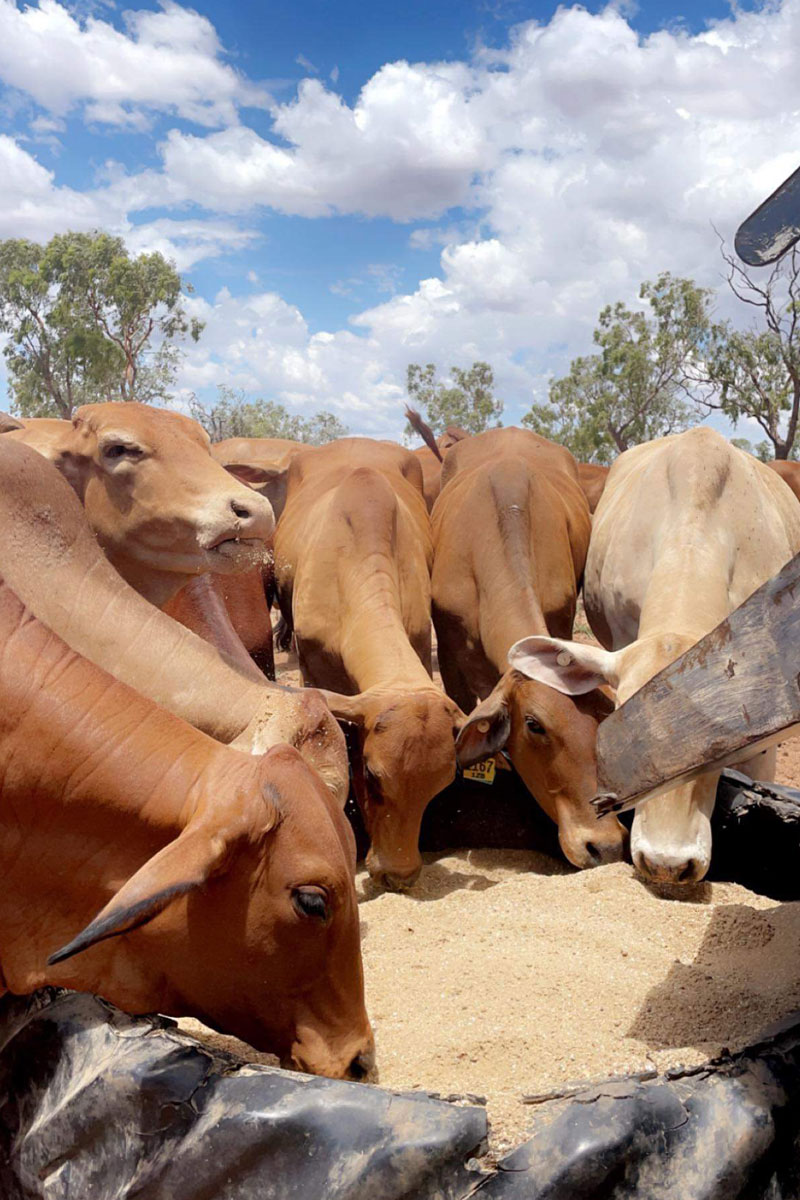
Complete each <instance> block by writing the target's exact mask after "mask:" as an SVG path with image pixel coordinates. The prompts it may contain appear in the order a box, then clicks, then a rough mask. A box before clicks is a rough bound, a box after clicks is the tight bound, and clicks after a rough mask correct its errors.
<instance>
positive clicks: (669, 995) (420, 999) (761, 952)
mask: <svg viewBox="0 0 800 1200" xmlns="http://www.w3.org/2000/svg"><path fill="white" fill-rule="evenodd" d="M279 664H280V669H281V675H282V678H287V677H288V678H293V679H296V675H295V674H294V666H295V664H294V662H293V661H292V660H291V659H290V658H288V657H287V656H286V655H280V656H279ZM778 778H779V780H780V781H782V782H786V783H792V784H795V785H798V786H800V741H795V742H793V743H789V744H787V745H786V746H784V747H782V748H781V749H780V753H779V772H778ZM426 859H427V861H426V866H425V869H424V871H423V873H422V876H421V878H420V881H419V883H418V884H417V885H416V886H415V888H414V889H413V890H412V892H411V893H409V894H408V895H393V894H387V893H381V892H378V891H376V890H375V889H374V888H373V886H372V884H371V881H370V880H369V879H368V877H367V876H366V874H365V873H364V872H361V873H360V875H359V878H358V888H359V893H360V897H361V917H362V940H363V951H364V964H365V971H366V981H367V1003H368V1008H369V1012H370V1015H371V1017H372V1021H373V1025H374V1028H375V1034H376V1041H377V1049H378V1059H379V1071H380V1080H379V1081H380V1083H381V1084H382V1085H383V1086H385V1087H389V1088H395V1089H400V1090H405V1089H410V1088H419V1089H422V1090H424V1091H433V1092H438V1093H440V1094H443V1095H449V1094H452V1093H457V1094H461V1095H464V1094H469V1093H471V1094H473V1095H477V1096H481V1097H485V1098H486V1102H487V1105H488V1113H489V1118H490V1121H491V1125H492V1137H491V1146H492V1151H493V1153H494V1154H499V1153H502V1152H503V1151H505V1150H507V1149H508V1148H510V1147H511V1146H513V1145H516V1144H517V1143H518V1142H519V1141H520V1140H522V1138H523V1137H524V1136H525V1133H526V1130H527V1128H528V1126H529V1125H530V1123H531V1121H532V1115H533V1110H532V1109H531V1108H530V1107H529V1106H526V1105H525V1104H524V1103H523V1097H524V1096H525V1095H529V1094H536V1093H542V1092H546V1091H549V1090H551V1089H553V1088H557V1087H558V1086H559V1085H563V1084H565V1083H568V1082H572V1081H576V1080H581V1079H585V1080H591V1079H598V1078H603V1077H605V1076H608V1075H613V1074H619V1073H628V1072H632V1071H638V1070H646V1069H648V1068H651V1067H655V1068H657V1069H658V1070H664V1069H666V1068H667V1067H671V1066H675V1065H678V1064H685V1065H691V1064H694V1063H697V1062H702V1061H703V1060H704V1059H706V1058H708V1057H709V1056H713V1055H715V1054H717V1053H719V1052H720V1050H721V1049H722V1047H723V1046H726V1047H729V1048H730V1049H731V1050H735V1049H737V1048H739V1047H741V1046H743V1045H745V1044H746V1043H747V1042H748V1041H749V1040H751V1039H753V1038H754V1037H756V1035H757V1034H758V1033H759V1032H760V1031H761V1030H762V1029H763V1028H764V1027H765V1026H768V1025H770V1024H772V1023H773V1022H775V1021H777V1020H778V1019H779V1018H780V1017H782V1016H785V1015H786V1014H787V1013H789V1012H791V1011H792V1010H794V1009H796V1008H800V971H798V970H797V963H798V961H800V904H777V903H775V902H774V901H771V900H768V899H766V898H765V897H762V896H757V895H754V894H753V893H751V892H748V891H747V890H746V889H744V888H742V887H739V886H737V885H735V884H720V883H714V884H708V883H706V884H700V885H698V886H697V887H696V888H692V889H690V890H687V891H681V892H679V893H677V894H675V893H673V895H671V896H670V895H667V894H665V893H663V892H662V893H660V894H657V893H656V892H655V891H654V890H653V889H651V888H648V887H647V886H645V885H644V884H643V883H641V882H640V881H639V880H637V879H636V878H635V877H634V874H633V871H632V868H631V867H630V866H627V865H622V864H620V865H616V866H611V867H602V868H599V869H596V870H593V871H589V872H582V873H581V872H576V871H573V870H572V869H571V868H569V867H568V866H567V864H566V863H562V862H558V861H555V860H553V859H551V858H548V857H546V856H544V855H540V854H535V853H528V852H520V851H475V850H473V851H464V852H460V853H451V854H448V855H445V856H432V855H427V856H426ZM182 1024H184V1025H185V1027H187V1028H188V1029H192V1030H193V1031H197V1024H196V1023H194V1022H182ZM215 1040H216V1041H217V1042H218V1043H219V1044H223V1045H225V1046H227V1047H228V1048H234V1049H235V1048H236V1045H237V1044H236V1043H235V1041H234V1039H219V1038H215ZM239 1049H240V1052H241V1053H242V1054H243V1056H244V1057H246V1058H249V1059H250V1060H251V1061H253V1060H254V1059H257V1058H258V1056H257V1055H254V1053H253V1052H252V1051H251V1050H250V1049H249V1048H248V1047H244V1046H240V1047H239ZM265 1061H274V1060H271V1059H265Z"/></svg>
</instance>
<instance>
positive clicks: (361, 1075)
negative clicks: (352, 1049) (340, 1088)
mask: <svg viewBox="0 0 800 1200" xmlns="http://www.w3.org/2000/svg"><path fill="white" fill-rule="evenodd" d="M371 1070H372V1061H371V1056H368V1055H365V1054H357V1055H356V1056H355V1058H354V1059H353V1061H352V1062H351V1063H350V1067H349V1069H348V1072H347V1074H348V1075H349V1077H350V1078H351V1079H354V1080H355V1081H356V1083H358V1082H359V1081H360V1080H362V1079H366V1078H367V1076H368V1075H369V1073H370V1071H371Z"/></svg>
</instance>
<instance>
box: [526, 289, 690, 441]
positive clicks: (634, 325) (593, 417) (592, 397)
mask: <svg viewBox="0 0 800 1200" xmlns="http://www.w3.org/2000/svg"><path fill="white" fill-rule="evenodd" d="M639 296H640V299H641V300H643V301H645V302H646V304H647V306H648V308H649V312H647V311H642V310H640V309H630V308H627V307H626V306H625V304H624V303H623V302H622V301H618V302H617V303H616V304H613V305H611V304H609V305H607V306H606V307H605V308H604V309H603V310H602V312H601V313H600V316H599V321H598V326H597V328H596V329H595V331H594V342H595V345H597V346H598V347H599V351H598V353H596V354H591V355H586V356H584V357H581V358H576V359H574V360H573V362H572V363H571V364H570V369H569V372H568V373H567V375H565V376H564V377H563V378H561V379H556V380H554V381H553V382H552V383H551V385H550V393H549V401H548V403H547V404H534V405H533V406H532V407H531V409H530V411H529V412H528V413H527V414H526V415H525V416H524V417H523V418H522V423H523V425H527V426H528V427H529V428H530V429H533V430H534V431H535V432H536V433H539V434H541V435H542V436H544V437H547V438H550V439H551V440H553V441H556V442H560V443H561V444H562V445H564V446H566V447H567V448H568V449H569V450H571V451H572V453H573V454H574V455H575V456H576V458H578V459H580V460H582V461H585V462H598V463H608V462H611V461H612V460H613V459H614V458H615V457H616V456H617V454H620V453H621V452H622V451H623V450H627V449H629V447H631V446H635V445H637V444H638V443H640V442H646V441H650V439H652V438H657V437H664V436H666V435H667V434H669V433H677V432H678V431H679V430H681V429H685V428H687V426H688V425H690V424H692V422H693V407H692V403H691V394H690V389H691V387H692V385H693V381H694V374H693V372H694V368H695V366H696V363H697V361H698V358H699V357H700V356H701V355H702V353H703V350H704V348H705V346H706V344H707V342H708V338H709V333H710V329H711V318H710V306H711V296H712V292H711V289H709V288H701V287H698V286H697V284H695V283H694V282H693V281H692V280H691V279H681V278H676V277H674V276H672V275H671V274H669V272H664V273H663V274H661V275H659V277H658V278H657V279H656V280H655V282H645V283H643V284H642V286H641V288H640V289H639Z"/></svg>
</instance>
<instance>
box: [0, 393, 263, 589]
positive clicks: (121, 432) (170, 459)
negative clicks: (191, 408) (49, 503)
mask: <svg viewBox="0 0 800 1200" xmlns="http://www.w3.org/2000/svg"><path fill="white" fill-rule="evenodd" d="M2 436H3V440H6V439H10V440H12V441H21V442H23V443H25V444H26V445H29V446H32V447H33V448H34V449H35V450H38V451H39V453H41V454H43V455H44V456H45V457H46V458H49V459H50V461H51V462H53V463H54V464H55V465H56V466H57V467H58V468H59V470H60V471H61V472H62V474H63V475H64V476H65V478H66V479H67V480H68V481H69V483H70V484H71V485H72V487H73V488H74V490H75V492H76V493H77V495H78V496H79V497H80V500H81V502H82V503H83V505H84V508H85V509H86V515H87V517H88V519H89V524H90V525H91V527H92V529H93V530H94V533H95V536H96V537H97V540H98V541H99V543H100V545H101V546H102V547H103V550H104V551H105V553H106V555H107V557H108V558H109V560H110V561H111V562H112V563H113V564H114V566H115V567H116V568H117V570H118V571H119V572H120V574H121V575H122V576H123V578H125V579H126V580H127V581H128V582H129V583H130V584H131V585H132V586H133V587H135V588H136V590H137V591H138V592H140V593H141V594H142V595H143V596H146V597H147V599H148V600H150V601H151V602H152V603H153V604H156V605H157V606H158V607H159V608H161V607H163V605H164V604H166V602H167V601H168V600H169V599H170V597H172V596H174V595H175V593H176V592H177V591H178V590H179V589H180V588H181V587H183V585H184V584H185V583H186V582H187V580H188V579H189V578H190V577H191V576H195V575H201V574H203V573H205V572H208V571H211V572H220V573H228V572H235V571H241V570H243V569H244V568H245V567H246V566H249V565H253V564H254V563H257V562H260V561H261V560H262V559H263V557H264V554H265V542H266V541H267V540H268V539H269V538H270V537H271V535H272V531H273V529H274V527H275V519H274V516H273V513H272V509H271V507H270V504H269V502H268V501H267V500H265V499H264V498H263V497H262V496H259V495H258V494H257V493H256V492H254V491H253V490H252V489H251V488H249V487H246V486H245V485H244V484H243V483H240V482H239V481H238V479H236V478H234V477H233V476H232V475H231V474H230V473H229V472H227V471H225V470H224V468H222V467H221V466H220V464H219V463H217V462H216V461H215V460H214V459H213V458H212V456H211V453H210V449H209V447H210V442H209V439H208V435H207V434H206V432H205V430H204V429H202V427H201V426H200V425H198V424H197V422H196V421H192V420H190V419H189V418H188V417H184V416H182V415H181V414H179V413H173V412H165V411H164V410H162V409H157V408H152V407H150V406H149V405H146V404H132V403H131V404H122V403H107V404H86V405H84V406H83V407H82V408H79V409H78V410H77V411H76V413H75V416H74V417H73V419H72V421H51V420H42V421H28V422H26V423H25V425H24V427H23V428H22V429H19V430H12V431H11V432H9V433H5V434H3V435H2Z"/></svg>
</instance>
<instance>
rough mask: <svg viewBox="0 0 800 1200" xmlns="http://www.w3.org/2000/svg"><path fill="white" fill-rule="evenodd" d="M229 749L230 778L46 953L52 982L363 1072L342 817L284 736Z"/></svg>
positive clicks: (364, 1040) (364, 1033) (323, 1069)
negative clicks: (266, 747) (222, 791)
mask: <svg viewBox="0 0 800 1200" xmlns="http://www.w3.org/2000/svg"><path fill="white" fill-rule="evenodd" d="M224 754H225V755H226V756H227V759H226V760H225V763H224V766H225V767H226V768H227V770H226V776H227V777H228V778H234V779H236V786H235V787H232V788H230V790H229V792H228V795H227V796H225V795H223V796H220V795H219V794H218V793H217V794H213V795H205V796H203V798H202V800H201V802H200V804H199V805H198V807H197V809H196V811H195V814H194V816H193V817H192V818H191V820H190V821H189V822H188V824H187V825H186V826H185V828H184V829H183V832H182V833H181V834H180V835H179V836H178V837H177V838H175V839H174V840H173V841H171V842H168V843H167V845H166V846H164V848H163V849H162V850H160V851H159V852H158V853H157V854H156V855H154V857H152V858H150V859H149V860H148V861H147V862H145V863H144V865H143V866H142V867H140V868H139V870H138V871H137V872H136V873H135V874H134V875H133V876H132V878H130V879H129V880H128V882H127V883H125V884H124V885H123V886H122V888H120V890H119V891H118V892H117V893H116V895H115V896H114V897H113V898H112V899H111V900H110V901H109V903H108V904H107V905H106V906H105V908H104V909H103V910H102V911H101V912H100V913H99V914H98V915H97V916H96V917H95V918H94V920H93V921H92V922H91V923H90V924H89V925H88V926H87V927H86V928H85V929H84V930H83V932H82V933H79V934H78V935H77V937H75V938H74V939H73V940H72V941H71V942H70V943H69V944H68V945H66V946H64V947H63V948H62V949H60V950H58V951H57V952H56V953H54V954H53V955H52V956H51V958H50V959H49V963H50V964H51V965H53V966H56V965H58V964H65V965H63V966H62V965H58V967H57V970H55V971H51V972H50V973H49V974H48V976H47V980H48V982H52V983H55V984H61V985H64V986H67V987H73V988H76V989H79V990H87V987H88V988H89V990H98V991H101V992H102V993H103V994H105V995H107V996H108V998H109V999H111V1000H113V1001H115V1002H116V1003H119V1004H120V1005H121V1007H123V1008H125V1007H127V1008H129V1010H132V1011H149V1009H156V1008H158V1009H160V1010H161V1011H164V1012H172V1013H175V1014H176V1015H180V1014H190V1015H193V1016H196V1017H198V1018H199V1019H200V1020H202V1021H205V1022H206V1023H207V1024H210V1025H211V1026H213V1027H214V1028H217V1029H219V1030H222V1031H224V1032H226V1033H232V1034H235V1035H236V1036H237V1037H240V1038H243V1039H244V1040H245V1041H247V1042H249V1043H250V1044H251V1045H252V1046H255V1047H256V1048H257V1049H260V1050H264V1051H269V1052H271V1053H275V1054H278V1055H279V1056H280V1059H281V1062H282V1064H283V1065H284V1066H288V1067H295V1068H297V1069H299V1070H303V1071H309V1072H313V1073H317V1074H325V1075H331V1076H333V1077H336V1078H356V1079H362V1078H364V1077H365V1076H366V1074H367V1073H368V1072H369V1071H370V1070H371V1067H372V1063H373V1060H374V1045H373V1038H372V1031H371V1029H370V1024H369V1020H368V1018H367V1014H366V1010H365V1006H364V980H363V971H362V964H361V948H360V941H359V925H358V907H357V903H356V895H355V887H354V882H353V873H354V868H355V841H354V838H353V834H352V831H351V829H350V826H349V823H348V821H347V819H346V818H345V816H344V813H343V812H342V810H341V808H340V807H339V806H338V805H337V803H336V802H335V801H334V799H333V797H332V796H331V795H330V793H329V791H328V789H327V788H326V787H325V785H324V784H323V783H322V782H321V781H320V780H319V779H318V778H317V776H316V775H315V773H314V772H313V771H312V770H311V769H310V768H309V767H308V766H307V765H306V764H305V763H304V762H303V761H302V759H301V758H300V756H299V754H298V753H297V751H296V750H294V749H292V748H291V747H289V746H278V747H275V748H274V749H272V750H270V751H269V752H268V753H267V754H266V755H264V757H263V758H262V759H260V760H256V761H254V760H252V759H247V758H245V757H244V756H241V755H238V754H235V753H234V752H233V751H230V750H228V749H226V750H225V751H224ZM242 764H246V766H244V767H243V766H242ZM122 934H125V935H127V936H125V937H120V935H122ZM107 939H114V941H113V943H112V944H111V945H109V944H107ZM98 943H106V944H105V945H103V946H100V945H98ZM93 947H96V948H94V949H92V948H93ZM109 954H110V955H111V959H110V961H109ZM74 956H77V957H74ZM66 960H69V962H68V963H67V961H66ZM98 984H99V985H100V986H99V987H98V986H97V985H98ZM148 1006H149V1007H148Z"/></svg>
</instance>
